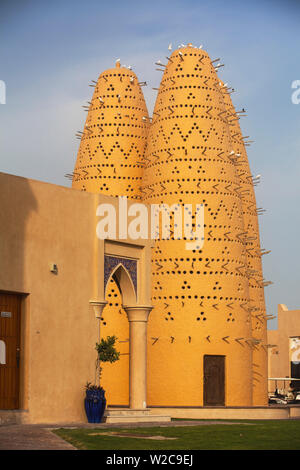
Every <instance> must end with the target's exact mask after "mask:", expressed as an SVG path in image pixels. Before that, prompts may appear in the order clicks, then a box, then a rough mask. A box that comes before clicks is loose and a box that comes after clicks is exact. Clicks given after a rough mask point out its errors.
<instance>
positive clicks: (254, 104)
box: [0, 0, 300, 328]
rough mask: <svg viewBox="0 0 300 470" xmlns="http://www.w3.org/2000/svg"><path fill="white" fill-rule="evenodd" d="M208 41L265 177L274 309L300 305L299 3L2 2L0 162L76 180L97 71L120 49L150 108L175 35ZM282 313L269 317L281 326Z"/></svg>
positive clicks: (267, 269)
mask: <svg viewBox="0 0 300 470" xmlns="http://www.w3.org/2000/svg"><path fill="white" fill-rule="evenodd" d="M188 42H192V43H193V44H195V45H200V44H203V47H204V49H206V50H207V52H208V53H209V54H210V56H211V58H212V59H214V58H218V57H220V58H221V59H222V63H225V67H223V68H222V69H220V72H219V76H220V78H221V79H222V80H224V81H225V82H228V83H229V84H230V85H231V86H232V87H233V88H235V89H236V90H237V91H236V93H234V94H233V95H232V98H233V101H234V104H235V105H236V107H237V108H239V109H241V107H244V108H245V109H246V110H247V115H248V116H247V117H245V118H243V119H242V120H241V127H242V130H243V133H244V135H250V136H251V139H252V140H254V141H255V143H254V144H253V145H252V146H251V147H250V148H249V151H248V157H249V161H250V166H251V169H252V172H253V174H255V175H256V174H258V173H259V174H261V175H262V181H261V183H260V185H259V186H258V187H257V190H256V195H257V202H258V206H259V207H264V208H265V209H267V212H266V213H265V214H264V215H263V216H260V227H261V242H262V247H264V248H266V249H270V250H272V253H271V254H270V255H267V256H264V258H263V261H264V264H263V266H264V277H265V278H266V279H267V280H272V281H273V282H274V284H273V285H271V286H269V287H267V288H266V289H265V293H266V303H267V312H268V313H275V314H276V312H277V304H278V303H285V304H286V305H287V306H288V307H289V308H290V309H296V308H300V293H299V291H300V289H299V285H300V269H299V265H300V256H299V248H298V238H299V233H300V216H299V204H300V184H299V176H300V159H299V153H300V104H299V105H295V104H293V103H292V101H291V95H292V92H293V90H292V88H291V85H292V82H293V81H294V80H300V66H299V56H300V49H299V45H300V1H289V0H286V1H283V0H282V1H280V0H277V1H276V0H261V1H255V0H253V1H251V2H250V1H248V2H241V1H236V0H227V1H224V0H223V1H219V0H209V1H208V0H206V1H202V0H197V1H196V0H181V1H177V0H172V1H171V0H160V1H157V0H152V1H148V2H146V1H143V0H140V1H135V0H133V1H130V0H128V1H120V0H114V1H112V2H107V1H102V0H98V1H96V0H85V1H84V2H83V1H77V0H60V1H58V0H52V1H51V2H49V1H48V2H45V1H42V0H28V1H27V0H23V1H21V0H19V1H17V0H10V1H6V0H1V2H0V57H1V65H0V80H3V81H5V83H6V88H7V98H6V99H7V102H6V105H0V171H3V172H6V173H12V174H17V175H20V176H25V177H29V178H33V179H38V180H42V181H48V182H51V183H55V184H60V185H64V186H70V183H69V181H68V180H67V179H66V178H65V177H64V175H65V174H66V173H69V172H72V170H73V167H74V163H75V159H76V154H77V149H78V142H79V141H78V140H76V138H75V132H76V131H78V130H81V129H82V127H83V125H84V121H85V118H86V114H85V112H84V111H83V108H82V105H83V104H85V102H86V101H87V100H89V99H90V98H91V94H92V91H93V89H92V88H90V87H89V86H88V84H89V83H90V81H91V80H96V79H97V78H98V75H99V74H100V73H101V72H102V71H103V70H105V69H106V68H110V67H111V66H113V65H114V63H115V60H116V59H117V58H121V63H122V64H126V65H131V66H132V67H133V70H134V71H135V73H136V74H137V75H138V77H139V79H140V80H146V81H147V82H148V86H147V87H144V88H143V91H144V93H145V98H146V102H147V105H148V109H149V112H150V113H151V112H152V109H153V106H154V101H155V91H154V90H152V87H157V86H158V84H159V80H160V77H161V75H160V72H157V71H155V65H154V62H155V61H156V60H158V59H161V60H163V59H164V58H165V56H166V55H167V54H168V44H169V43H172V44H173V45H174V46H175V47H177V45H179V44H180V43H184V44H186V43H188ZM275 326H276V321H271V322H269V328H274V327H275Z"/></svg>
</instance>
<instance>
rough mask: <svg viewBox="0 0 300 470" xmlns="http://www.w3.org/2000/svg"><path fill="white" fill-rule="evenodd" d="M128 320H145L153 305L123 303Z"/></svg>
mask: <svg viewBox="0 0 300 470" xmlns="http://www.w3.org/2000/svg"><path fill="white" fill-rule="evenodd" d="M123 308H124V310H125V312H126V314H127V318H128V321H129V322H137V321H139V322H147V321H148V317H149V314H150V312H151V310H152V309H153V307H152V306H151V305H134V306H130V305H123Z"/></svg>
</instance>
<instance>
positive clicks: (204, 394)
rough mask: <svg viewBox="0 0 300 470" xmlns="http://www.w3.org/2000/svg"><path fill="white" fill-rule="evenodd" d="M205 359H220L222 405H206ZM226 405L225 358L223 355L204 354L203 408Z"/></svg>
mask: <svg viewBox="0 0 300 470" xmlns="http://www.w3.org/2000/svg"><path fill="white" fill-rule="evenodd" d="M207 357H218V358H222V365H223V371H222V372H223V374H222V375H223V389H222V393H221V395H222V403H216V404H213V403H208V402H207V399H208V397H207V388H206V385H207V382H206V377H205V366H206V364H205V360H206V358H207ZM225 403H226V356H225V355H224V354H204V356H203V406H225Z"/></svg>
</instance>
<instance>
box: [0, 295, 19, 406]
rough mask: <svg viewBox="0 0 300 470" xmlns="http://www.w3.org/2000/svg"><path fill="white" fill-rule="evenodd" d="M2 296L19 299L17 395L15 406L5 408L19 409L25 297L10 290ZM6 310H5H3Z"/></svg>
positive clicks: (16, 330)
mask: <svg viewBox="0 0 300 470" xmlns="http://www.w3.org/2000/svg"><path fill="white" fill-rule="evenodd" d="M0 296H13V297H15V298H16V299H17V316H18V318H17V323H16V328H15V333H16V335H15V337H16V352H15V353H16V357H17V356H18V358H17V361H18V363H17V365H16V373H15V386H16V395H15V397H14V406H13V407H12V406H7V407H5V408H2V409H5V410H18V409H20V402H21V397H20V390H21V365H22V363H21V356H22V355H21V347H22V346H21V345H22V330H21V328H22V326H21V325H22V316H23V315H22V313H23V312H22V310H23V308H22V307H23V299H24V295H23V294H21V293H19V292H8V291H0ZM3 311H4V310H3ZM0 333H1V332H0ZM1 337H5V336H4V335H1Z"/></svg>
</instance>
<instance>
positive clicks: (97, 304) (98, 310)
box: [89, 299, 108, 320]
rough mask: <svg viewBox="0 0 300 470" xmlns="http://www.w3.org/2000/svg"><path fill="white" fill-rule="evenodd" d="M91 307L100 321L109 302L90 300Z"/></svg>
mask: <svg viewBox="0 0 300 470" xmlns="http://www.w3.org/2000/svg"><path fill="white" fill-rule="evenodd" d="M89 303H90V305H91V306H92V307H93V310H94V313H95V317H96V318H98V319H99V320H100V319H101V316H102V312H103V309H104V307H105V305H106V304H107V303H108V302H107V300H95V299H93V300H90V302H89Z"/></svg>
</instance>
